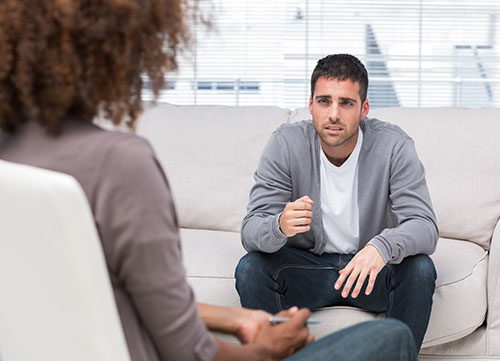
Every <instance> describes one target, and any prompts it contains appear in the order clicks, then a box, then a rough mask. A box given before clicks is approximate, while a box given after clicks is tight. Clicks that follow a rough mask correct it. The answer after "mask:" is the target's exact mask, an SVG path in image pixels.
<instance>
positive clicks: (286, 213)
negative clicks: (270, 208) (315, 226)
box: [279, 196, 314, 237]
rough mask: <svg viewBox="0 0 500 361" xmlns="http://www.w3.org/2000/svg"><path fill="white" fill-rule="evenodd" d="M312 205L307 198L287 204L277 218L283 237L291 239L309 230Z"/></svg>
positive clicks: (311, 201) (310, 200)
mask: <svg viewBox="0 0 500 361" xmlns="http://www.w3.org/2000/svg"><path fill="white" fill-rule="evenodd" d="M313 203H314V201H313V200H312V199H311V198H309V196H303V197H301V198H299V199H297V200H296V201H294V202H290V203H287V205H286V206H285V209H284V210H283V212H282V213H281V215H280V218H279V224H280V229H281V232H283V234H284V235H285V236H287V237H293V236H295V235H296V234H297V233H304V232H307V231H309V230H310V229H311V226H310V224H311V218H312V216H313V213H312V205H313Z"/></svg>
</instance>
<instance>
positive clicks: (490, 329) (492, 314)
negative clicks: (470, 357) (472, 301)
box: [486, 220, 500, 355]
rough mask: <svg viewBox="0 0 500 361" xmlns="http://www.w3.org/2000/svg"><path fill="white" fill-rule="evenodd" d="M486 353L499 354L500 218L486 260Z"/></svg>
mask: <svg viewBox="0 0 500 361" xmlns="http://www.w3.org/2000/svg"><path fill="white" fill-rule="evenodd" d="M486 326H487V354H488V355H500V343H499V342H498V340H499V339H500V220H499V221H498V222H497V225H496V227H495V230H494V232H493V236H492V238H491V245H490V257H489V262H488V317H487V319H486Z"/></svg>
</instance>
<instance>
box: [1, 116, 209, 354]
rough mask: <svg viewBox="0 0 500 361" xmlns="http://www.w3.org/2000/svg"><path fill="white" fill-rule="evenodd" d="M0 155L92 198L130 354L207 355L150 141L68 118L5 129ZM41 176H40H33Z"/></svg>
mask: <svg viewBox="0 0 500 361" xmlns="http://www.w3.org/2000/svg"><path fill="white" fill-rule="evenodd" d="M0 159H4V160H8V161H12V162H18V163H24V164H28V165H32V166H37V167H42V168H46V169H50V170H54V171H58V172H63V173H66V174H70V175H72V176H73V177H75V178H76V180H77V181H78V182H79V183H80V184H81V186H82V188H83V190H84V191H85V194H86V196H87V198H88V201H89V204H90V207H91V209H92V213H93V216H94V219H95V222H96V225H97V228H98V232H99V236H100V239H101V242H102V247H103V251H104V255H105V258H106V263H107V266H108V271H109V275H110V278H111V284H112V286H113V291H114V295H115V300H116V304H117V307H118V312H119V315H120V319H121V323H122V326H123V331H124V334H125V338H126V341H127V345H128V348H129V352H130V358H131V360H132V361H160V360H175V361H195V360H197V361H208V360H211V359H213V357H214V355H215V353H216V352H217V345H216V343H215V340H214V339H213V337H212V336H211V335H210V334H209V333H208V331H207V329H206V327H205V325H204V324H203V322H202V320H201V319H200V318H199V316H198V313H197V308H196V303H195V299H194V295H193V292H192V291H191V288H190V287H189V285H188V284H187V281H186V279H185V271H184V267H183V265H182V259H181V249H180V239H179V232H178V226H177V218H176V215H175V209H174V204H173V200H172V196H171V193H170V189H169V186H168V183H167V180H166V178H165V175H164V174H163V171H162V169H161V168H160V165H159V164H158V162H157V160H156V157H155V155H154V153H153V150H152V149H151V147H150V146H149V144H148V142H147V141H145V140H144V139H142V138H140V137H137V136H135V135H133V134H125V133H119V132H110V131H104V130H102V129H99V128H97V127H95V126H93V125H91V124H88V123H86V122H84V121H79V120H77V119H68V120H67V121H65V122H64V124H63V129H62V133H61V134H60V135H59V136H53V135H50V134H48V133H47V132H46V130H45V129H42V127H41V126H40V125H39V124H38V123H36V122H34V121H29V122H27V123H26V124H25V125H24V126H23V127H21V128H20V129H19V130H18V131H17V132H16V133H15V134H12V135H11V134H6V133H2V132H1V131H0ZM35 181H36V180H35Z"/></svg>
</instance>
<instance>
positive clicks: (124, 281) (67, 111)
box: [0, 0, 415, 361]
mask: <svg viewBox="0 0 500 361" xmlns="http://www.w3.org/2000/svg"><path fill="white" fill-rule="evenodd" d="M195 15H196V3H193V4H189V3H187V2H186V1H184V0H3V1H1V2H0V128H1V132H0V158H2V159H4V160H8V161H13V162H19V163H24V164H29V165H32V166H37V167H42V168H47V169H51V170H55V171H59V172H63V173H67V174H70V175H72V176H73V177H75V178H76V179H77V180H78V182H79V183H80V184H81V186H82V187H83V189H84V191H85V194H86V196H87V198H88V201H89V203H90V206H91V209H92V212H93V215H94V218H95V222H96V225H97V229H98V232H99V235H100V239H101V241H102V246H103V250H104V254H105V257H106V262H107V266H108V271H109V274H110V278H111V282H112V285H113V290H114V295H115V299H116V303H117V306H118V311H119V315H120V318H121V322H122V326H123V329H124V333H125V338H126V341H127V345H128V348H129V352H130V356H131V359H132V360H133V361H139V360H140V361H153V360H180V361H182V360H195V359H197V360H212V359H213V360H278V359H282V358H284V357H287V356H289V355H291V354H292V353H293V352H294V351H296V350H300V351H299V352H297V353H295V354H294V355H293V356H291V357H290V360H299V359H300V360H314V359H318V360H326V359H338V358H337V355H343V357H342V359H346V360H347V359H365V358H366V359H368V356H370V354H371V357H370V358H369V359H371V360H376V359H377V357H382V358H380V359H381V360H382V359H384V360H390V359H391V358H393V359H398V360H403V359H414V357H415V351H414V345H413V340H412V339H411V335H410V333H409V331H408V330H407V329H406V328H405V327H404V326H402V325H401V324H399V323H397V322H395V321H387V323H386V322H385V321H379V322H373V323H371V324H370V325H368V326H363V327H355V328H352V329H347V330H345V331H342V332H340V333H337V334H334V335H331V336H330V337H327V338H325V339H323V340H321V341H318V342H315V343H312V344H311V345H310V346H308V347H304V346H305V345H306V344H308V343H311V342H312V337H310V336H309V334H308V330H307V327H306V326H305V321H306V319H307V318H308V316H309V314H310V312H309V311H308V310H306V309H302V310H299V309H297V308H292V309H290V310H287V311H284V312H282V313H281V314H280V316H287V317H289V318H290V321H288V322H285V323H282V324H279V325H276V326H272V325H270V324H269V322H267V317H268V316H269V315H268V314H266V313H265V312H262V311H251V310H245V309H242V308H231V309H225V308H221V307H216V306H208V305H198V306H197V305H196V303H195V300H194V297H193V293H192V291H191V289H190V288H189V286H188V285H187V283H186V281H185V278H184V270H183V267H182V264H181V254H180V242H179V234H178V229H177V228H178V227H177V220H176V216H175V209H174V206H173V201H172V197H171V194H170V190H169V186H168V183H167V180H166V178H165V176H164V174H163V172H162V170H161V168H160V166H159V164H158V162H157V161H156V158H155V156H154V153H153V151H152V149H151V147H150V146H149V144H148V143H147V142H146V141H145V140H144V139H142V138H139V137H137V136H135V135H133V134H125V133H118V132H110V131H104V130H102V129H100V128H98V127H96V126H94V125H93V123H92V122H93V120H94V118H95V117H96V116H97V115H98V114H103V115H104V116H105V117H107V118H108V119H111V120H112V121H113V123H114V124H116V125H118V124H120V123H121V122H124V121H125V122H126V123H127V125H128V126H129V127H130V128H134V125H135V121H136V118H137V116H138V114H139V113H140V111H141V108H142V105H141V90H142V85H143V84H142V77H141V76H142V75H143V74H144V75H147V76H148V77H149V80H150V83H151V84H152V88H153V91H154V93H155V94H157V93H158V91H159V90H160V89H161V88H162V86H163V84H164V74H165V72H167V71H171V70H174V69H175V68H176V66H177V64H176V56H177V53H178V51H179V50H180V49H181V48H182V47H184V46H189V32H188V29H187V26H186V19H187V17H188V16H195ZM207 327H208V328H209V329H213V330H218V331H222V332H228V333H233V334H235V335H237V336H238V337H239V338H240V340H241V341H242V342H243V343H244V345H243V346H241V347H238V346H233V345H228V344H224V343H222V342H220V341H218V340H216V339H214V338H213V337H212V336H211V335H210V334H209V333H208V331H207ZM369 336H370V337H369ZM360 340H362V341H360ZM389 340H390V342H389ZM358 344H360V345H361V346H362V347H356V345H358ZM366 345H368V346H366ZM349 357H351V358H349ZM353 357H354V358H353ZM412 357H413V358H412Z"/></svg>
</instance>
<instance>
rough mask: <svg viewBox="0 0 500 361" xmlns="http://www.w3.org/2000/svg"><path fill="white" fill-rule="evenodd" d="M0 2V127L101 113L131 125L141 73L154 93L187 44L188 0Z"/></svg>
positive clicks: (192, 10) (192, 6)
mask: <svg viewBox="0 0 500 361" xmlns="http://www.w3.org/2000/svg"><path fill="white" fill-rule="evenodd" d="M188 1H189V0H1V1H0V128H1V129H3V130H4V131H7V132H13V131H15V129H16V128H17V127H19V125H20V124H21V123H23V122H24V121H25V120H26V119H36V120H38V121H39V122H40V123H41V124H42V125H44V126H45V127H46V128H47V129H48V130H49V131H51V132H55V133H57V132H58V131H59V129H60V123H61V121H62V119H63V118H64V117H66V116H68V115H72V114H75V115H78V116H80V117H84V118H85V119H86V120H88V121H93V119H94V117H95V116H96V115H97V114H98V113H99V112H100V111H103V114H104V117H106V118H108V119H111V120H112V121H113V123H114V124H119V123H121V121H122V120H123V119H124V118H126V120H127V124H128V125H129V126H130V127H132V128H133V127H134V125H135V120H136V118H137V116H138V115H139V113H140V111H141V110H142V102H141V92H142V87H143V81H142V75H145V76H147V77H148V78H149V81H150V83H151V87H152V90H153V91H154V94H155V95H156V94H158V92H159V90H161V88H162V87H163V86H164V74H165V73H166V72H167V71H171V70H174V69H176V68H177V62H176V57H177V53H178V52H179V51H181V50H182V49H183V47H184V46H188V45H189V40H190V37H189V29H188V26H187V22H188V18H187V17H188V15H189V16H193V18H194V16H195V15H196V0H191V1H189V3H188Z"/></svg>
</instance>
